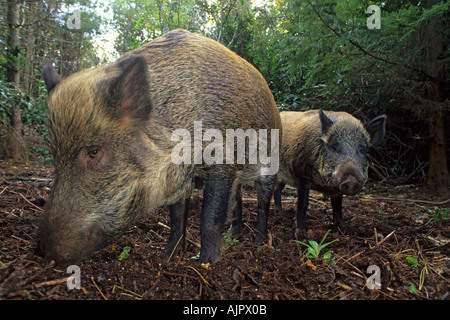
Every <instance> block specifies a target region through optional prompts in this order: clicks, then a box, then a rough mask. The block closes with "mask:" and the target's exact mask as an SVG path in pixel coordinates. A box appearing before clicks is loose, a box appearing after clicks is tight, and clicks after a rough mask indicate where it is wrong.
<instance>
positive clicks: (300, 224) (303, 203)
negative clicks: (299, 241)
mask: <svg viewBox="0 0 450 320" xmlns="http://www.w3.org/2000/svg"><path fill="white" fill-rule="evenodd" d="M310 189H311V183H310V182H308V181H303V180H301V181H297V197H298V199H297V214H296V220H297V228H296V230H295V233H296V234H297V235H300V234H301V233H303V232H304V231H305V229H306V210H307V209H308V201H309V190H310Z"/></svg>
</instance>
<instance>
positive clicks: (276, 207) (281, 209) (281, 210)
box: [275, 204, 283, 212]
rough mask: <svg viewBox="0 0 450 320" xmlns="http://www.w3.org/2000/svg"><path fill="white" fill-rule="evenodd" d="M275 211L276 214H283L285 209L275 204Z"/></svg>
mask: <svg viewBox="0 0 450 320" xmlns="http://www.w3.org/2000/svg"><path fill="white" fill-rule="evenodd" d="M275 211H276V212H283V208H282V207H281V206H280V205H279V204H275Z"/></svg>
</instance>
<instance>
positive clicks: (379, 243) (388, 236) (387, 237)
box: [371, 230, 395, 249]
mask: <svg viewBox="0 0 450 320" xmlns="http://www.w3.org/2000/svg"><path fill="white" fill-rule="evenodd" d="M394 232H395V230H394V231H392V232H391V233H389V234H388V235H387V236H386V237H385V238H384V239H383V240H381V241H380V242H378V243H377V245H376V246H375V247H372V248H371V249H373V248H378V247H379V246H380V245H381V244H382V243H383V242H385V241H386V240H387V239H389V238H390V237H391V236H392V235H393V234H394Z"/></svg>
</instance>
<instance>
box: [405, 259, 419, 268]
mask: <svg viewBox="0 0 450 320" xmlns="http://www.w3.org/2000/svg"><path fill="white" fill-rule="evenodd" d="M406 262H408V263H409V264H410V265H412V266H413V267H414V268H422V267H423V266H422V265H421V264H420V263H419V261H418V260H417V259H416V258H414V257H406Z"/></svg>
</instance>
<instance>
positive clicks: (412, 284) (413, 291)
mask: <svg viewBox="0 0 450 320" xmlns="http://www.w3.org/2000/svg"><path fill="white" fill-rule="evenodd" d="M409 291H411V292H412V293H417V288H416V286H415V285H414V283H412V282H411V284H410V286H409Z"/></svg>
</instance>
